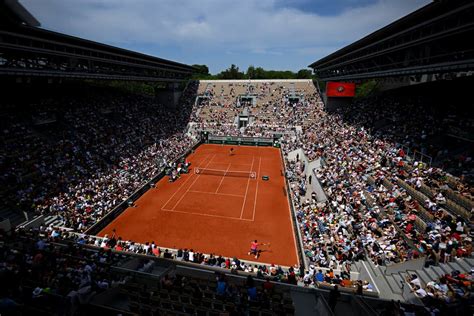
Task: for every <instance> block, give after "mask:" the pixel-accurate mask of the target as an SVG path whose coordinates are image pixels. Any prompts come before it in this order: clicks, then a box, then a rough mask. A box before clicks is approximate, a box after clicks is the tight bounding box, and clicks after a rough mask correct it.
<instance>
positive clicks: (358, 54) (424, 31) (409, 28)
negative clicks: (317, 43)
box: [309, 0, 474, 79]
mask: <svg viewBox="0 0 474 316" xmlns="http://www.w3.org/2000/svg"><path fill="white" fill-rule="evenodd" d="M473 4H474V3H473V1H472V0H438V1H433V2H432V3H430V4H428V5H426V6H424V7H422V8H420V9H418V10H416V11H414V12H412V13H410V14H408V15H406V16H405V17H402V18H400V19H398V20H396V21H395V22H393V23H390V24H389V25H387V26H385V27H383V28H381V29H379V30H377V31H375V32H373V33H371V34H369V35H367V36H365V37H363V38H362V39H360V40H358V41H356V42H354V43H352V44H350V45H347V46H346V47H343V48H341V49H339V50H337V51H336V52H334V53H332V54H330V55H328V56H326V57H324V58H321V59H319V60H318V61H316V62H314V63H312V64H311V65H309V67H311V68H313V69H314V70H315V72H316V73H318V72H320V73H321V74H322V75H323V77H326V78H330V77H331V79H337V77H341V78H342V77H345V78H348V79H354V78H356V77H357V76H359V77H360V78H364V76H365V77H370V76H372V77H376V76H379V77H382V76H384V72H385V74H387V73H390V74H395V73H396V71H398V70H400V69H402V68H405V67H406V61H407V60H406V59H407V56H423V58H433V57H435V58H438V57H440V56H441V52H440V53H439V55H425V54H426V53H425V52H423V50H422V48H421V46H422V44H423V45H425V47H424V49H425V50H426V46H427V45H428V46H429V47H430V48H435V49H438V47H439V46H440V43H442V45H445V51H444V52H442V53H443V54H445V55H447V54H449V53H452V54H453V55H454V54H457V55H458V56H457V57H456V58H457V59H458V60H459V53H463V58H465V59H466V60H467V59H469V58H471V56H470V55H469V56H466V54H464V53H465V52H469V51H470V50H469V47H464V46H463V47H462V48H461V47H458V45H452V44H453V43H456V44H457V43H458V42H459V37H460V34H462V37H461V38H465V40H464V41H469V40H467V39H468V38H470V34H471V33H469V32H472V25H471V24H472V16H470V15H469V14H471V13H472V8H473ZM469 16H470V18H469ZM456 19H457V20H456ZM443 32H444V33H443ZM443 41H444V42H443ZM448 41H449V42H448ZM446 44H448V45H449V46H446ZM417 45H418V46H417ZM442 45H441V46H442ZM452 48H453V49H452ZM435 49H434V50H435ZM455 49H458V50H457V51H456V50H455ZM408 51H410V53H407V54H405V56H400V52H402V53H406V52H408ZM395 52H396V53H397V54H398V55H395ZM381 56H383V57H385V60H383V59H382V58H380V57H381ZM376 58H379V59H376ZM397 58H400V60H397ZM403 58H405V60H403ZM408 59H410V58H409V57H408ZM394 60H395V62H394ZM411 60H413V57H412V58H411ZM440 61H441V59H440V58H438V59H437V61H436V62H435V61H430V63H432V64H433V65H434V64H436V63H437V64H441V62H440ZM450 61H451V60H447V59H445V60H443V62H450ZM404 62H405V63H404ZM469 62H470V61H469ZM389 63H392V68H390V66H389V65H388V64H389ZM426 64H427V63H426V60H425V61H423V67H424V69H421V68H420V69H418V70H419V71H427V67H425V66H426ZM410 66H420V64H415V65H410ZM362 68H365V69H362ZM407 69H408V67H407ZM381 70H383V72H382V71H381ZM387 70H390V72H388V71H387ZM376 72H377V73H378V74H376ZM356 73H358V74H357V75H356ZM363 73H364V74H363Z"/></svg>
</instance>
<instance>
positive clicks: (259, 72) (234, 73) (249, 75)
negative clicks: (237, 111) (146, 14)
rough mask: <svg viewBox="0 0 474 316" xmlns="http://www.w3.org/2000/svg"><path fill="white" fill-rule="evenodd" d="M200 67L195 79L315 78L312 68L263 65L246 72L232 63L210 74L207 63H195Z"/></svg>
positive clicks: (196, 66)
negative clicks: (264, 67)
mask: <svg viewBox="0 0 474 316" xmlns="http://www.w3.org/2000/svg"><path fill="white" fill-rule="evenodd" d="M193 67H194V68H196V69H198V70H197V72H195V73H194V75H193V79H195V80H197V79H200V80H214V79H228V80H229V79H230V80H232V79H314V76H313V73H312V71H311V70H310V69H300V70H299V71H298V72H293V71H290V70H265V69H263V68H262V67H255V66H249V67H248V68H247V71H246V72H242V71H240V69H239V67H237V66H236V65H234V64H232V65H231V66H230V67H229V68H227V69H226V70H224V71H221V72H220V73H218V74H216V75H211V74H209V68H208V67H207V66H206V65H193Z"/></svg>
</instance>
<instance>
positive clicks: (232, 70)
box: [217, 64, 245, 79]
mask: <svg viewBox="0 0 474 316" xmlns="http://www.w3.org/2000/svg"><path fill="white" fill-rule="evenodd" d="M217 78H218V79H245V74H244V73H243V72H241V71H239V67H237V66H236V65H234V64H232V65H230V67H229V68H227V69H226V70H224V71H222V72H221V73H219V74H217Z"/></svg>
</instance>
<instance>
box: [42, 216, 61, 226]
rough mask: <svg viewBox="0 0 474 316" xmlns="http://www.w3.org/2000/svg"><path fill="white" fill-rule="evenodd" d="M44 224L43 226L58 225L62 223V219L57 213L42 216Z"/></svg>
mask: <svg viewBox="0 0 474 316" xmlns="http://www.w3.org/2000/svg"><path fill="white" fill-rule="evenodd" d="M44 224H45V226H53V227H58V226H63V225H64V220H63V219H61V217H59V216H58V215H48V216H45V218H44Z"/></svg>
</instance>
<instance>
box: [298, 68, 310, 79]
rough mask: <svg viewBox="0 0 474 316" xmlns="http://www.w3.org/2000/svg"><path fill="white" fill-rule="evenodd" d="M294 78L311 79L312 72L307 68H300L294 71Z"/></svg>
mask: <svg viewBox="0 0 474 316" xmlns="http://www.w3.org/2000/svg"><path fill="white" fill-rule="evenodd" d="M296 78H297V79H311V78H313V72H312V71H311V70H309V69H300V70H299V71H298V72H297V73H296Z"/></svg>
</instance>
